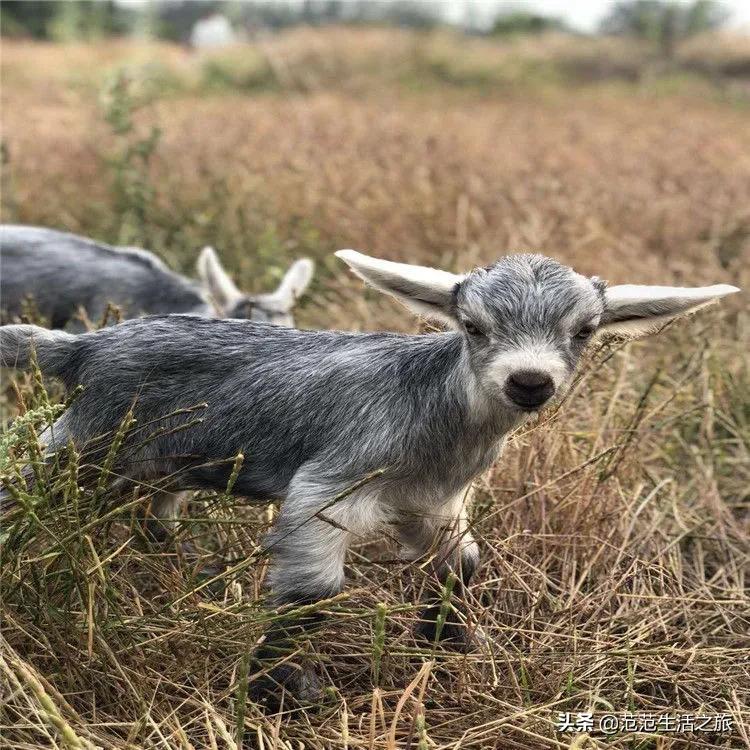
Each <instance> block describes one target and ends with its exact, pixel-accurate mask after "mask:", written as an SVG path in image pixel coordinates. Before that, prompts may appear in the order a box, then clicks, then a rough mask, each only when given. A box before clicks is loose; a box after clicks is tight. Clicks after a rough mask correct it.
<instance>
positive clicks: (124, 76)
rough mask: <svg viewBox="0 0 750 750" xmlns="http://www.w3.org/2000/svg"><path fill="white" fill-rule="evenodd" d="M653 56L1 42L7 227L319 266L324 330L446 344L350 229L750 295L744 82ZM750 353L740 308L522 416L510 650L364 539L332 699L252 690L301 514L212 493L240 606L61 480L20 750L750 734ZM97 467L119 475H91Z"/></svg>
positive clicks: (480, 534)
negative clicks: (474, 643)
mask: <svg viewBox="0 0 750 750" xmlns="http://www.w3.org/2000/svg"><path fill="white" fill-rule="evenodd" d="M704 46H705V48H706V49H708V50H710V55H704V54H702V53H701V46H700V40H697V41H694V42H692V43H691V45H690V46H688V47H685V49H684V50H682V51H678V54H680V55H683V56H684V60H685V61H688V62H689V63H690V66H689V67H690V68H691V70H699V69H704V68H705V69H706V70H708V71H709V73H710V71H715V70H717V69H719V67H720V66H721V64H722V62H721V60H720V56H719V55H718V54H717V53H716V46H715V45H712V44H710V43H706V42H704ZM727 48H728V49H731V54H732V55H734V56H735V57H736V59H738V60H740V59H747V56H745V57H744V58H743V57H742V55H744V54H745V53H746V49H745V47H743V46H742V45H741V44H740V43H739V42H737V43H736V44H734V46H731V45H730V46H728V47H727ZM636 51H637V50H635V48H633V47H632V46H631V47H630V48H626V47H621V45H618V44H615V43H613V42H612V41H611V40H604V41H601V40H600V41H592V42H585V43H584V42H583V41H580V40H576V41H575V43H573V42H571V40H569V39H565V38H557V37H552V38H548V39H542V40H520V41H518V42H512V43H506V44H504V45H503V44H500V43H492V42H488V41H485V40H478V39H473V40H464V41H461V40H460V39H458V38H455V37H451V36H447V35H442V34H437V35H430V36H414V35H410V34H407V33H406V32H396V31H385V30H369V31H368V30H360V31H352V30H343V29H331V30H319V31H309V30H308V31H295V32H290V33H288V34H285V35H283V36H281V37H279V38H274V39H266V40H263V41H261V42H259V43H258V44H256V45H254V46H253V47H251V48H238V49H233V50H229V51H227V52H222V53H220V54H216V55H213V56H211V57H199V56H194V55H192V54H190V53H188V52H187V51H185V50H182V49H180V48H177V47H170V46H164V45H160V46H157V45H138V46H135V45H129V44H126V43H124V42H113V43H107V44H105V43H101V44H98V45H93V46H84V45H79V46H76V45H72V46H67V47H62V46H53V45H42V44H32V43H23V42H17V41H14V42H4V43H3V50H2V92H1V95H0V96H1V101H2V131H3V132H2V139H3V140H2V142H3V160H4V164H3V176H2V179H3V182H2V189H3V191H2V218H3V221H5V222H19V223H28V224H41V225H46V226H51V227H57V228H63V229H67V230H70V231H74V232H78V233H82V234H86V235H90V236H94V237H97V238H101V239H104V240H107V241H111V242H121V243H126V244H141V245H143V246H145V247H149V248H150V249H152V250H154V251H156V252H158V253H159V254H160V255H162V256H163V257H164V258H165V260H166V261H167V262H168V263H169V264H170V265H172V266H173V267H174V268H178V269H181V270H183V271H185V272H189V273H192V272H193V264H194V262H195V258H196V257H197V252H198V250H199V249H200V248H201V247H202V246H203V245H204V244H209V243H210V244H212V245H214V246H215V247H216V248H217V250H218V251H219V253H220V254H221V256H222V257H223V258H224V260H225V262H226V263H227V265H228V266H229V267H230V268H231V270H232V271H233V273H234V274H235V277H236V278H237V280H238V281H239V282H240V285H241V286H243V287H244V288H246V289H249V290H259V289H262V288H266V287H268V286H270V285H271V284H272V283H273V281H275V280H276V279H277V278H278V277H279V275H280V274H281V273H282V272H283V269H284V268H285V267H286V265H287V263H288V261H289V260H290V259H292V258H294V257H297V256H300V255H309V256H311V257H314V258H315V259H316V261H317V262H318V265H319V273H318V276H317V279H316V282H315V284H314V287H313V289H312V292H311V294H310V295H309V296H308V298H307V300H306V301H305V302H304V303H303V306H302V308H301V309H300V312H299V315H298V320H299V322H300V324H301V325H302V326H303V327H325V328H342V329H348V330H351V329H354V330H374V329H387V330H400V331H415V330H418V327H419V325H420V323H419V322H418V321H417V320H415V319H413V318H412V317H411V316H410V315H409V314H408V313H407V312H406V311H404V310H402V309H401V308H399V307H397V306H396V305H395V304H392V303H391V302H389V301H387V300H385V299H383V298H381V297H380V296H377V295H376V294H375V293H370V292H366V291H364V290H363V289H362V287H361V285H360V284H359V283H357V282H356V281H355V280H353V278H351V277H350V276H349V275H347V274H346V273H345V271H344V269H343V268H342V267H341V265H340V264H339V263H338V262H336V261H335V259H332V256H331V253H332V252H333V251H334V250H336V249H338V248H341V247H355V248H359V249H362V250H364V251H366V252H369V253H371V254H373V255H378V256H382V257H386V258H388V259H392V260H401V261H407V262H420V263H425V264H430V265H435V266H440V267H444V268H447V269H449V270H461V269H468V268H470V267H472V266H473V265H476V264H479V263H482V264H486V263H489V262H491V261H492V260H494V259H496V258H497V257H499V256H501V255H503V254H506V253H508V252H513V251H520V250H523V251H529V250H532V251H540V252H544V253H546V254H549V255H552V256H554V257H556V258H558V259H559V260H561V261H563V262H565V263H569V264H571V265H573V266H574V267H575V268H576V269H577V270H579V271H581V272H583V273H587V274H597V275H600V276H602V277H604V278H606V279H608V280H609V281H611V282H615V283H625V282H641V283H644V282H645V283H649V282H650V283H665V284H670V283H675V284H685V285H691V284H701V283H718V282H726V283H732V284H735V285H737V286H740V287H743V288H745V289H747V288H748V287H749V286H750V271H749V270H748V269H749V266H750V264H749V261H750V127H749V125H750V106H749V104H748V99H747V98H746V94H744V93H743V86H742V81H741V79H736V80H735V81H734V82H733V83H731V85H730V84H727V83H724V82H722V81H719V80H716V79H715V78H713V77H712V76H713V73H710V75H704V74H700V75H698V74H696V73H694V72H684V70H683V71H682V72H679V71H677V72H670V73H668V74H666V75H662V74H660V73H659V72H657V73H653V70H652V68H651V67H649V65H648V64H645V63H639V64H636V63H635V62H634V60H642V56H639V55H637V54H636ZM728 54H729V53H728ZM733 59H735V58H734V57H733ZM696 60H697V61H698V63H696ZM704 63H705V64H704ZM686 64H687V63H686ZM118 71H119V73H118ZM745 90H746V89H745ZM199 345H200V342H196V346H199ZM748 351H750V318H749V317H748V310H747V303H746V296H745V295H736V296H735V297H734V298H732V299H730V300H729V301H728V302H727V303H726V304H723V305H722V306H721V308H720V309H716V310H712V311H709V312H707V313H704V314H700V315H699V316H696V317H695V318H694V319H691V320H689V321H682V322H679V323H677V324H674V325H672V326H671V327H670V328H669V330H667V331H665V332H663V333H661V334H660V335H659V336H658V337H653V338H650V339H646V340H644V341H641V342H638V343H632V344H623V343H622V342H610V343H607V344H606V345H604V346H602V347H601V348H598V349H597V350H595V351H592V352H591V354H590V356H589V358H588V362H587V365H586V367H585V368H584V370H583V372H582V373H581V377H580V379H579V380H578V382H577V384H576V386H575V387H574V388H573V390H572V391H571V393H570V394H569V395H568V396H567V398H566V399H565V402H564V403H563V404H561V405H559V406H556V407H553V408H551V409H550V410H548V411H547V412H545V413H543V414H542V415H541V417H540V418H539V420H538V421H537V422H535V423H533V424H531V425H529V426H527V427H526V428H525V429H524V430H523V431H521V432H519V433H518V434H517V435H515V436H514V437H513V439H512V440H511V441H510V444H509V447H508V449H507V450H506V453H505V455H504V457H503V458H502V459H501V461H500V462H499V463H498V464H497V466H496V467H495V468H494V469H493V470H492V471H491V472H490V473H489V474H488V475H487V476H485V477H483V478H482V480H481V481H480V482H478V483H477V486H476V498H475V503H474V508H473V512H472V525H473V529H474V533H475V535H476V537H477V538H478V539H479V541H480V545H481V548H482V564H481V567H480V569H479V571H478V574H477V576H476V578H475V583H474V585H473V587H472V589H471V593H470V604H471V612H472V618H473V622H472V624H473V625H476V626H478V627H480V628H481V629H482V630H483V632H484V633H485V635H486V636H487V640H486V643H485V644H483V645H482V646H481V647H478V648H477V649H476V650H475V651H473V652H471V653H468V654H456V653H454V652H451V651H449V650H447V649H443V648H435V649H432V648H429V647H425V646H424V644H423V643H420V642H418V641H416V640H415V639H414V637H413V635H412V628H413V626H414V623H415V620H416V617H417V613H418V606H417V604H416V602H417V600H418V595H419V594H418V592H419V589H420V586H421V585H422V584H423V578H424V574H423V572H422V571H421V570H420V569H418V568H415V567H414V566H410V565H407V564H405V563H403V562H399V561H397V560H396V556H395V550H394V549H393V548H392V547H391V545H390V543H389V542H388V541H387V540H380V541H370V540H363V541H362V542H361V543H360V544H357V545H355V547H354V549H353V553H352V556H351V560H350V563H351V564H350V566H349V571H348V588H347V590H346V594H345V596H342V597H340V598H338V599H337V600H335V601H331V602H329V603H327V604H326V611H327V612H328V613H329V615H330V618H329V619H330V623H331V624H330V626H329V627H327V629H326V630H325V631H324V632H322V633H321V634H320V635H319V637H317V638H313V639H312V640H311V641H310V642H309V643H306V644H301V648H305V649H309V650H311V651H313V652H315V653H316V654H317V655H318V656H319V658H320V661H321V664H322V671H323V674H324V679H325V681H326V684H327V685H328V686H329V690H328V694H327V697H326V702H325V704H324V705H322V706H320V707H319V708H318V709H317V710H315V711H307V712H303V711H294V710H287V711H284V712H283V713H281V714H278V715H265V714H264V713H263V712H262V711H261V710H260V709H259V708H258V707H257V706H255V705H254V704H253V703H251V702H248V701H246V700H245V693H246V685H247V677H248V668H249V667H248V665H249V654H250V653H251V652H252V649H253V646H254V644H255V643H256V642H257V641H258V639H259V638H260V637H261V635H262V632H263V629H264V626H265V624H266V623H267V622H268V620H269V617H272V616H273V615H272V614H269V613H268V612H267V611H265V610H264V609H263V607H262V597H263V585H262V584H263V577H264V570H265V567H264V562H263V560H262V559H259V557H258V555H257V552H258V549H259V544H260V540H261V539H262V534H263V532H264V530H265V529H266V528H267V526H268V524H269V522H270V520H271V519H272V517H273V510H272V508H270V507H269V508H261V509H258V508H254V509H252V508H247V507H243V504H242V501H241V499H240V498H236V497H232V496H229V495H226V496H224V495H223V496H219V497H216V496H206V495H198V496H196V497H195V498H194V499H193V501H192V506H191V511H192V512H191V514H190V517H186V518H185V520H184V522H183V523H182V525H181V526H180V529H179V531H178V537H180V538H181V539H191V540H192V541H193V543H194V544H195V545H196V546H197V547H198V549H199V550H201V551H203V552H204V553H205V557H206V560H211V559H216V558H219V559H221V560H223V561H226V562H228V563H229V568H228V570H227V572H226V573H225V574H224V575H223V577H222V583H223V586H222V587H221V590H217V591H214V590H213V588H212V591H211V592H209V589H208V588H207V587H201V582H202V581H203V579H202V578H201V577H200V575H199V570H198V569H197V567H196V566H194V565H193V564H192V563H190V562H189V561H187V560H185V559H182V558H179V557H178V559H177V563H178V564H177V565H173V564H170V563H169V562H168V560H167V559H166V557H167V555H166V554H161V553H155V552H153V551H149V550H148V549H147V548H146V547H145V546H144V545H143V544H142V543H141V540H140V539H139V535H138V530H137V524H136V523H135V521H134V518H135V515H136V514H137V512H138V509H139V507H140V505H142V504H143V503H145V502H147V498H148V495H149V492H150V491H152V489H150V488H142V489H141V491H140V493H134V494H133V495H132V497H130V499H128V501H127V503H126V504H125V506H124V508H123V506H120V507H119V508H118V507H116V506H114V505H113V504H112V503H110V502H108V500H109V499H110V497H111V494H112V493H111V492H110V487H109V485H110V479H111V477H108V476H107V474H106V471H102V468H101V467H99V468H97V467H92V466H88V465H86V464H85V462H84V461H81V462H79V463H80V465H79V464H78V463H77V462H75V461H71V463H70V464H68V465H67V466H61V467H53V469H52V470H51V471H46V472H42V476H40V484H39V487H40V488H39V489H38V490H37V491H36V492H35V494H34V495H33V496H29V497H28V498H27V499H26V501H25V502H24V504H23V506H24V507H23V509H22V510H21V509H17V510H14V511H10V512H9V513H6V516H5V518H4V519H3V524H2V536H0V540H2V543H3V553H2V565H0V585H1V586H2V610H1V613H2V642H1V646H0V689H1V690H2V703H1V704H0V745H1V746H2V747H4V748H8V749H9V750H10V749H11V748H12V749H13V750H21V749H22V748H24V749H29V748H40V747H44V748H47V747H49V748H69V749H72V748H93V747H103V748H180V749H182V748H185V749H187V748H196V750H198V749H202V748H256V747H257V748H266V749H270V748H294V749H295V750H296V749H297V748H302V747H305V748H321V749H322V748H336V749H337V750H339V749H343V748H351V749H352V750H353V749H354V748H370V749H375V748H377V749H378V750H381V749H389V750H391V749H395V748H399V749H401V748H415V749H416V748H420V749H425V750H426V749H427V748H445V749H447V748H456V749H458V748H462V749H466V748H472V749H476V750H479V749H480V748H481V749H485V748H500V749H503V750H504V749H506V748H533V749H536V748H539V749H540V750H541V749H546V748H578V749H579V750H583V749H584V748H597V747H602V748H603V747H608V748H620V749H622V750H625V749H626V748H628V749H634V748H639V749H640V750H645V749H646V748H654V749H657V748H658V749H659V750H666V749H667V748H688V747H690V748H714V747H722V748H740V747H750V728H749V725H750V595H749V593H748V585H749V584H750V580H749V574H750V565H749V563H750V494H749V493H750V455H749V454H750V369H749V365H750V363H749V362H748ZM49 388H50V396H49V399H48V397H47V395H46V394H45V392H44V390H43V389H42V388H41V385H40V383H39V382H37V380H36V379H35V378H34V377H33V376H21V375H13V374H12V373H4V376H3V390H2V394H3V395H2V398H3V408H4V410H5V419H4V423H5V424H6V426H7V425H8V424H9V423H10V416H12V415H16V414H18V413H19V410H20V412H24V411H25V416H23V417H22V418H20V419H18V420H17V421H16V422H15V423H13V426H12V427H10V428H7V431H6V432H3V433H0V461H2V465H1V466H0V470H1V471H3V472H5V473H6V474H11V475H12V474H13V473H14V472H15V471H16V470H17V468H18V466H19V465H21V464H22V463H23V462H25V461H26V462H28V461H31V462H32V463H33V462H34V458H35V456H36V455H38V454H37V451H38V449H37V448H36V447H35V445H36V443H35V435H36V433H37V431H38V430H39V428H40V427H41V426H42V425H43V424H44V423H45V421H46V420H48V419H49V417H50V414H51V413H54V412H55V410H56V409H59V408H60V407H58V406H56V403H58V402H59V401H60V399H61V394H59V392H58V390H57V389H56V388H55V386H54V384H49ZM19 397H21V398H22V401H23V403H19ZM104 469H106V466H105V467H104ZM76 471H80V472H84V471H86V472H101V474H100V481H96V482H94V485H95V489H93V490H79V489H77V487H78V481H77V479H78V478H77V475H76ZM61 496H62V498H63V499H62V500H61ZM247 559H249V564H243V561H244V560H247ZM566 711H570V712H573V714H574V715H575V714H576V713H578V712H587V711H591V712H594V713H595V714H602V713H617V714H622V713H623V712H652V713H655V714H659V715H665V714H691V713H692V714H696V715H697V714H701V715H703V714H729V715H731V717H732V720H733V724H734V728H733V730H732V731H731V732H729V733H699V732H696V733H693V734H681V735H675V734H669V733H664V732H656V733H654V732H652V733H641V734H635V733H622V734H619V735H616V736H613V737H604V736H603V735H601V734H596V733H593V734H587V733H581V734H578V735H575V734H566V733H560V732H558V731H557V730H556V728H555V722H556V720H557V715H558V713H559V712H566Z"/></svg>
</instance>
